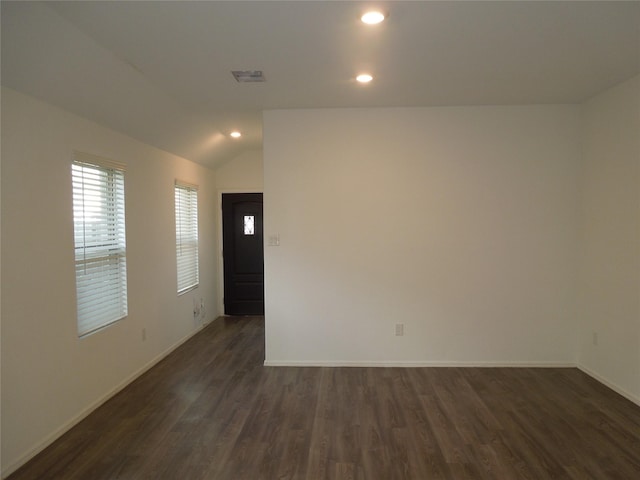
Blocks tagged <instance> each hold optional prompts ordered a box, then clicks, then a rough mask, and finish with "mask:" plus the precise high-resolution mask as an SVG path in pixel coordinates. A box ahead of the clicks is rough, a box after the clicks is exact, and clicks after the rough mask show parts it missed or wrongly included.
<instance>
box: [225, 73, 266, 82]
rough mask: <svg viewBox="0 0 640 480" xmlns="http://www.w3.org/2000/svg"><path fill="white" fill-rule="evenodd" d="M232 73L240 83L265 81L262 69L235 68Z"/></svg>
mask: <svg viewBox="0 0 640 480" xmlns="http://www.w3.org/2000/svg"><path fill="white" fill-rule="evenodd" d="M231 73H232V74H233V78H235V79H236V81H237V82H238V83H253V82H264V81H265V79H264V75H263V74H262V70H233V71H232V72H231Z"/></svg>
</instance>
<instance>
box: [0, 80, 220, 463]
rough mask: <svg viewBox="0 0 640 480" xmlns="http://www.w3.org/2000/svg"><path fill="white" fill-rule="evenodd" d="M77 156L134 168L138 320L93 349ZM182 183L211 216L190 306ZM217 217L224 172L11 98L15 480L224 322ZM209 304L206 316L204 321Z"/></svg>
mask: <svg viewBox="0 0 640 480" xmlns="http://www.w3.org/2000/svg"><path fill="white" fill-rule="evenodd" d="M74 150H78V151H83V152H86V153H91V154H94V155H99V156H103V157H106V158H110V159H113V160H117V161H119V162H122V163H125V164H126V167H127V170H126V177H125V196H126V230H127V231H126V234H127V278H128V299H129V315H128V317H126V318H125V319H123V320H121V321H119V322H117V323H116V324H114V325H111V326H110V327H108V328H106V329H104V330H101V331H99V332H97V333H95V334H93V335H90V336H87V337H84V338H78V335H77V328H76V303H75V302H76V292H75V269H74V244H73V211H72V195H71V161H72V155H73V151H74ZM175 179H180V180H183V181H187V182H189V183H193V184H197V185H199V208H200V211H199V217H200V224H199V234H200V286H199V288H197V289H195V290H193V291H192V292H190V293H188V294H185V295H182V296H180V297H178V295H177V293H176V292H177V287H176V252H175V213H174V181H175ZM215 205H216V193H215V174H214V172H213V171H212V170H208V169H205V168H203V167H201V166H198V165H196V164H194V163H192V162H189V161H187V160H185V159H182V158H179V157H176V156H174V155H171V154H168V153H166V152H163V151H160V150H158V149H155V148H152V147H149V146H147V145H144V144H141V143H140V142H137V141H135V140H132V139H131V138H128V137H126V136H124V135H121V134H118V133H115V132H113V131H111V130H108V129H106V128H103V127H101V126H99V125H96V124H94V123H92V122H89V121H87V120H84V119H82V118H80V117H77V116H75V115H72V114H69V113H67V112H65V111H63V110H60V109H58V108H56V107H53V106H50V105H47V104H45V103H42V102H39V101H37V100H35V99H33V98H31V97H27V96H25V95H22V94H19V93H17V92H14V91H12V90H9V89H3V90H2V462H3V464H2V471H3V474H6V473H8V472H9V471H11V470H13V469H15V468H16V467H17V466H19V465H20V464H21V463H23V462H24V461H25V460H27V459H28V458H29V457H30V456H31V455H32V454H33V453H35V452H37V451H38V450H39V449H41V448H42V447H43V446H46V444H47V443H49V442H50V441H52V440H53V439H55V438H56V436H58V435H59V434H60V433H62V432H63V431H65V429H67V428H68V427H69V426H70V425H73V423H74V422H76V421H77V420H78V419H79V418H82V416H83V415H85V414H86V413H87V412H88V411H90V410H91V409H92V408H94V407H95V406H96V405H98V404H99V403H100V402H102V401H103V400H104V399H106V398H107V397H108V396H109V395H110V394H111V393H113V392H114V391H115V390H117V389H118V388H120V387H122V386H123V385H124V384H126V383H127V382H128V381H129V380H130V379H131V378H133V377H135V375H136V374H138V373H139V372H141V371H143V370H144V369H145V368H146V367H148V366H149V365H151V364H152V363H153V362H154V361H156V360H157V359H158V358H161V357H162V356H163V355H164V354H165V353H166V352H167V351H168V350H170V349H171V348H172V347H174V346H175V345H177V344H178V343H179V342H181V341H183V340H184V339H186V338H188V337H189V336H190V335H192V334H193V333H195V332H196V331H197V330H198V329H199V328H200V327H201V326H202V324H203V323H206V322H207V321H210V320H211V319H212V318H213V314H214V313H215V311H214V310H215V309H214V308H213V307H214V305H215V300H216V299H215V287H214V280H215V272H214V270H215V249H214V244H215V224H214V221H213V219H214V218H215V213H214V211H213V209H214V208H215ZM200 299H202V300H203V301H204V303H205V311H204V312H201V314H200V315H199V316H198V317H194V314H193V305H194V301H195V300H197V301H198V302H199V301H200ZM207 307H209V313H207ZM143 329H145V332H146V338H145V339H143V335H142V330H143Z"/></svg>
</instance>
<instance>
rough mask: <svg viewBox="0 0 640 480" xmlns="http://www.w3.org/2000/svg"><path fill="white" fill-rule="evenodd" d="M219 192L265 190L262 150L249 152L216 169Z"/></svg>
mask: <svg viewBox="0 0 640 480" xmlns="http://www.w3.org/2000/svg"><path fill="white" fill-rule="evenodd" d="M215 171H216V187H217V188H218V190H237V191H243V192H261V191H262V188H263V183H264V181H263V174H262V150H248V151H245V152H243V153H241V154H240V155H238V156H237V157H234V158H233V159H231V160H230V161H228V162H225V163H224V164H222V165H220V166H218V167H216V169H215Z"/></svg>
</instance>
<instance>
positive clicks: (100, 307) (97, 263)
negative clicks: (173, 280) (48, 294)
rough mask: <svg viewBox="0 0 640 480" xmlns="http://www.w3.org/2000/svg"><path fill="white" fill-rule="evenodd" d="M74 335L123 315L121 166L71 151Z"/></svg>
mask: <svg viewBox="0 0 640 480" xmlns="http://www.w3.org/2000/svg"><path fill="white" fill-rule="evenodd" d="M72 179H73V226H74V240H75V259H76V293H77V304H78V335H79V336H84V335H87V334H89V333H92V332H95V331H96V330H98V329H100V328H103V327H105V326H107V325H109V324H111V323H114V322H116V321H118V320H120V319H121V318H124V317H125V316H127V266H126V240H125V221H124V166H123V165H121V164H118V163H115V162H112V161H109V160H106V159H102V158H100V157H95V156H93V155H89V154H86V153H80V152H75V154H74V161H73V165H72Z"/></svg>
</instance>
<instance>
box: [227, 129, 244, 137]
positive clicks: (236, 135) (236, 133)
mask: <svg viewBox="0 0 640 480" xmlns="http://www.w3.org/2000/svg"><path fill="white" fill-rule="evenodd" d="M229 135H231V136H232V137H233V138H240V137H241V136H242V134H241V133H240V132H238V131H237V130H236V131H234V132H231V133H230V134H229Z"/></svg>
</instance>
